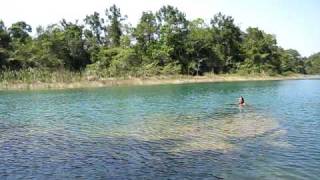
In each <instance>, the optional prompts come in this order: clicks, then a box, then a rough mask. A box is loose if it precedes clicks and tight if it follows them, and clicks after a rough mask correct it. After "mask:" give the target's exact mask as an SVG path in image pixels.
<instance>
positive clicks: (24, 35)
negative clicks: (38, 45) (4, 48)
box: [9, 21, 32, 43]
mask: <svg viewBox="0 0 320 180" xmlns="http://www.w3.org/2000/svg"><path fill="white" fill-rule="evenodd" d="M31 31H32V28H31V26H30V25H29V24H27V23H26V22H24V21H19V22H16V23H14V24H12V26H11V27H10V28H9V33H10V36H11V37H12V39H13V40H17V41H19V42H21V43H25V42H26V40H28V39H30V35H29V33H30V32H31Z"/></svg>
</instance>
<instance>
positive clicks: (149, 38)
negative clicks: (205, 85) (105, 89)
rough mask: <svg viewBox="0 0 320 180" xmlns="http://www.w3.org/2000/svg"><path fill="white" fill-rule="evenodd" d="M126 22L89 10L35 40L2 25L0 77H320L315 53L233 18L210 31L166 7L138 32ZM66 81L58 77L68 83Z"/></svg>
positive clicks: (146, 17)
mask: <svg viewBox="0 0 320 180" xmlns="http://www.w3.org/2000/svg"><path fill="white" fill-rule="evenodd" d="M125 19H126V16H124V17H123V16H122V15H121V12H120V8H118V7H117V6H116V5H113V6H111V7H109V8H107V9H106V12H105V16H104V15H100V14H99V13H97V12H94V13H93V14H91V15H88V16H86V17H85V18H84V20H83V22H78V21H76V22H74V23H72V22H67V21H66V20H64V19H63V20H62V21H61V22H60V23H59V24H53V25H50V26H48V27H45V28H44V27H38V28H36V29H37V35H36V36H34V37H31V36H30V35H29V33H30V32H31V30H32V28H31V26H30V25H28V24H27V23H26V22H24V21H19V22H16V23H14V24H12V25H11V26H10V27H9V28H6V26H5V25H4V23H3V21H1V20H0V74H1V73H2V74H1V77H0V78H2V79H11V80H12V79H17V80H21V81H23V82H24V81H34V80H36V79H37V78H39V79H41V77H42V76H43V77H45V81H48V79H46V78H50V75H49V74H50V73H53V74H55V72H68V73H69V72H70V73H69V74H68V73H65V74H68V75H67V76H69V75H72V73H74V74H73V75H75V76H77V77H80V76H81V73H82V72H84V73H86V74H87V75H90V76H91V75H92V76H94V77H101V78H108V77H119V76H121V77H130V76H131V77H132V76H134V77H137V76H141V77H147V76H157V75H177V74H187V75H203V74H206V73H239V74H268V75H276V74H280V73H281V74H284V75H288V74H290V73H313V74H314V73H320V70H319V69H320V54H319V53H318V54H314V55H312V56H310V57H309V58H308V59H306V58H304V57H302V56H301V55H300V54H299V52H298V51H296V50H292V49H289V50H285V49H283V48H281V47H280V46H278V44H277V41H276V38H275V37H274V36H273V35H271V34H267V33H265V32H264V31H262V30H260V29H258V28H248V29H247V30H246V31H245V32H242V31H241V30H240V28H239V27H238V26H237V25H236V24H235V22H234V19H233V18H232V17H231V16H226V15H223V14H221V13H218V14H216V15H214V16H213V18H212V19H211V21H210V24H209V25H208V24H206V22H205V21H204V20H203V19H201V18H197V19H194V20H190V21H189V20H187V19H186V15H185V14H184V13H183V12H181V11H180V10H178V9H177V8H175V7H173V6H170V5H168V6H163V7H161V8H160V9H159V10H158V11H157V12H151V11H147V12H143V13H142V16H141V18H140V21H139V22H138V24H137V25H136V26H135V27H131V25H130V24H129V23H126V21H124V20H125ZM32 73H35V75H34V76H33V75H32ZM77 73H79V74H80V75H78V74H77ZM23 76H25V79H23V78H24V77H23ZM67 76H66V77H63V78H66V79H70V78H68V77H67ZM52 78H53V79H59V77H58V75H54V76H52ZM60 79H61V78H60Z"/></svg>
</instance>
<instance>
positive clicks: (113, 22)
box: [106, 4, 126, 47]
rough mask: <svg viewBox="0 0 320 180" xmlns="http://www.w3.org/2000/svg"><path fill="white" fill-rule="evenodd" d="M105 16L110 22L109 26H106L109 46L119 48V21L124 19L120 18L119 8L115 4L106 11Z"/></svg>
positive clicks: (120, 33) (120, 32) (120, 31)
mask: <svg viewBox="0 0 320 180" xmlns="http://www.w3.org/2000/svg"><path fill="white" fill-rule="evenodd" d="M106 16H107V17H108V19H109V21H110V25H109V26H108V34H109V38H110V41H111V46H113V47H119V46H120V38H121V35H122V30H121V21H123V20H125V19H126V16H125V17H122V15H121V12H120V8H118V7H117V6H116V5H115V4H114V5H113V6H111V7H110V8H109V10H108V9H106Z"/></svg>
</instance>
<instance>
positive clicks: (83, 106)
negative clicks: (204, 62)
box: [0, 80, 320, 179]
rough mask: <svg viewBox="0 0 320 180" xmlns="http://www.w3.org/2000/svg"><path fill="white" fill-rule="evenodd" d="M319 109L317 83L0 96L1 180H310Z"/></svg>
mask: <svg viewBox="0 0 320 180" xmlns="http://www.w3.org/2000/svg"><path fill="white" fill-rule="evenodd" d="M239 95H242V96H244V97H245V100H246V102H247V104H248V105H247V106H245V107H243V108H241V107H239V106H237V105H235V104H234V103H236V101H237V98H238V97H239ZM319 109H320V80H292V81H265V82H234V83H213V84H212V83H211V84H210V83H204V84H185V85H160V86H140V87H113V88H97V89H78V90H55V91H53V90H49V91H0V179H19V178H21V179H75V178H80V179H105V178H107V179H205V178H207V179H318V177H319V174H320V168H319V167H320V110H319Z"/></svg>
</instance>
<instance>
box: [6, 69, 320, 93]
mask: <svg viewBox="0 0 320 180" xmlns="http://www.w3.org/2000/svg"><path fill="white" fill-rule="evenodd" d="M19 73H20V74H15V73H12V74H10V75H8V74H6V73H2V74H1V75H0V90H41V89H72V88H93V87H108V86H130V85H158V84H183V83H205V82H228V81H262V80H289V79H310V78H314V77H315V76H308V75H302V74H291V75H287V76H283V75H276V76H268V75H261V74H258V75H238V74H222V75H214V74H207V75H204V76H187V75H170V76H163V75H160V76H154V77H130V76H129V77H118V78H105V77H97V76H92V75H86V74H81V73H73V72H52V73H48V72H46V73H38V72H37V73H32V72H31V73H30V72H29V73H25V74H23V73H21V72H19Z"/></svg>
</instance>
